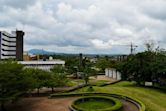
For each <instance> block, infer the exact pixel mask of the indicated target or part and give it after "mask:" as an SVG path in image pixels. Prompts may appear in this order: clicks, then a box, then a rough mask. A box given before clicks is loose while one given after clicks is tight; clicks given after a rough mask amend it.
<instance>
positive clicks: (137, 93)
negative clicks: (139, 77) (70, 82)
mask: <svg viewBox="0 0 166 111" xmlns="http://www.w3.org/2000/svg"><path fill="white" fill-rule="evenodd" d="M94 90H95V92H105V93H116V94H121V95H126V96H129V97H133V98H136V99H138V100H140V101H142V102H143V103H144V104H145V105H146V109H147V110H146V111H166V93H165V92H162V91H160V90H157V89H152V88H145V87H138V86H136V84H135V83H134V82H127V81H123V82H119V83H117V84H114V85H109V86H105V87H94ZM86 91H87V88H83V89H79V90H78V91H76V92H86Z"/></svg>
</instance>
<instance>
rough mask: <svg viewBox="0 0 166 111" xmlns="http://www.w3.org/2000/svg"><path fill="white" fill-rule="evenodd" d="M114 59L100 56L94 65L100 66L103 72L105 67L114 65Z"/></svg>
mask: <svg viewBox="0 0 166 111" xmlns="http://www.w3.org/2000/svg"><path fill="white" fill-rule="evenodd" d="M114 65H115V61H113V60H109V59H106V58H101V59H99V60H98V61H97V63H96V67H97V68H100V69H101V70H102V72H104V70H105V68H109V67H114Z"/></svg>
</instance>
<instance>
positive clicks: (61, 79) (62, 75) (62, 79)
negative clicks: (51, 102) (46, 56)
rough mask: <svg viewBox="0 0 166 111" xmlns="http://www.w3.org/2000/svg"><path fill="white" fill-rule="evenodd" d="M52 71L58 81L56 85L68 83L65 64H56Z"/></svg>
mask: <svg viewBox="0 0 166 111" xmlns="http://www.w3.org/2000/svg"><path fill="white" fill-rule="evenodd" d="M51 71H52V75H53V78H54V80H55V81H56V86H65V85H66V84H67V83H68V79H67V77H66V71H65V68H64V67H63V66H54V67H53V68H52V69H51Z"/></svg>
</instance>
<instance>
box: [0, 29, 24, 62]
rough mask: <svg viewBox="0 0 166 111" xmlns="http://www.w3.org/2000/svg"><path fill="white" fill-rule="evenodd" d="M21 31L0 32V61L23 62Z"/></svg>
mask: <svg viewBox="0 0 166 111" xmlns="http://www.w3.org/2000/svg"><path fill="white" fill-rule="evenodd" d="M23 37H24V32H23V31H18V30H17V31H14V32H12V33H11V34H10V33H7V32H5V31H0V59H9V58H12V59H16V60H20V61H21V60H23Z"/></svg>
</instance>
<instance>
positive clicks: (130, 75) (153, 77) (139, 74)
mask: <svg viewBox="0 0 166 111" xmlns="http://www.w3.org/2000/svg"><path fill="white" fill-rule="evenodd" d="M149 50H150V49H149ZM165 66H166V56H165V55H163V54H162V53H160V52H153V51H145V52H142V53H138V54H136V55H132V56H130V57H129V58H128V60H127V61H124V62H122V63H119V64H118V65H117V67H116V68H117V70H119V71H120V72H121V73H122V76H123V77H122V78H123V79H128V80H134V81H137V83H138V84H141V83H144V82H145V81H152V82H158V83H160V82H161V79H164V80H166V67H165ZM165 84H166V83H165Z"/></svg>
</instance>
